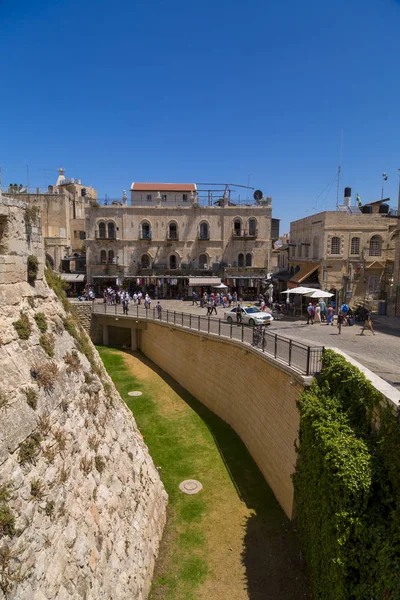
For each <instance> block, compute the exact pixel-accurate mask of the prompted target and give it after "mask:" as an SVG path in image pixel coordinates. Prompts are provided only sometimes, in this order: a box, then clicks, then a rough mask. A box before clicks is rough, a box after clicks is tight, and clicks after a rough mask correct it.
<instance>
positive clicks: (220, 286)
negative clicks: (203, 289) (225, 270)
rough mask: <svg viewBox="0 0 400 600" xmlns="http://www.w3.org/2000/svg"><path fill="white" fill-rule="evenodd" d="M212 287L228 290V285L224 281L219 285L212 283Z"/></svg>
mask: <svg viewBox="0 0 400 600" xmlns="http://www.w3.org/2000/svg"><path fill="white" fill-rule="evenodd" d="M211 287H212V288H215V289H216V290H226V289H227V288H228V286H227V285H225V284H224V283H218V284H217V285H212V286H211Z"/></svg>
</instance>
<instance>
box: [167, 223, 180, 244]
mask: <svg viewBox="0 0 400 600" xmlns="http://www.w3.org/2000/svg"><path fill="white" fill-rule="evenodd" d="M168 239H169V240H177V239H178V225H177V224H176V223H169V225H168Z"/></svg>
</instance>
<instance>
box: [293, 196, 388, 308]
mask: <svg viewBox="0 0 400 600" xmlns="http://www.w3.org/2000/svg"><path fill="white" fill-rule="evenodd" d="M341 208H342V207H341ZM345 208H346V207H343V209H345ZM361 210H362V211H363V212H361V211H358V210H356V212H355V213H352V212H350V211H351V209H348V210H339V211H326V212H322V213H318V214H316V215H312V216H310V217H306V218H304V219H299V220H298V221H294V222H292V223H291V224H290V242H289V246H290V250H289V270H290V274H291V278H290V284H291V285H292V286H294V285H299V284H301V285H311V286H312V287H313V286H315V287H321V288H322V289H324V290H328V291H332V292H335V293H337V294H338V298H339V300H340V301H343V300H345V299H347V300H348V301H351V302H352V303H353V304H354V303H356V302H357V301H362V300H365V301H368V302H372V305H373V304H374V301H378V300H386V299H387V298H388V296H390V293H391V282H392V276H393V262H394V240H395V233H396V227H397V218H396V216H395V212H396V211H394V212H393V211H392V212H391V211H390V210H389V206H388V205H387V204H386V203H385V202H384V201H382V200H379V201H377V202H372V203H370V204H367V205H364V206H363V207H362V208H361Z"/></svg>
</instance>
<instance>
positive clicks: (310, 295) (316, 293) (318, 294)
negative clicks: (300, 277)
mask: <svg viewBox="0 0 400 600" xmlns="http://www.w3.org/2000/svg"><path fill="white" fill-rule="evenodd" d="M304 295H305V296H307V297H308V298H332V296H334V294H331V293H330V292H324V290H314V291H313V292H307V294H304Z"/></svg>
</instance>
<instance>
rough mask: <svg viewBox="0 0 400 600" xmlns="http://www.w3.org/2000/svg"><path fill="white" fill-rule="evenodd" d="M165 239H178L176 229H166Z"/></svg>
mask: <svg viewBox="0 0 400 600" xmlns="http://www.w3.org/2000/svg"><path fill="white" fill-rule="evenodd" d="M167 240H179V236H178V232H177V231H168V233H167Z"/></svg>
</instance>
